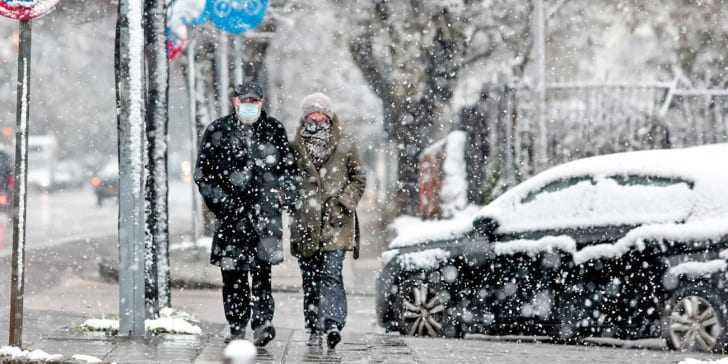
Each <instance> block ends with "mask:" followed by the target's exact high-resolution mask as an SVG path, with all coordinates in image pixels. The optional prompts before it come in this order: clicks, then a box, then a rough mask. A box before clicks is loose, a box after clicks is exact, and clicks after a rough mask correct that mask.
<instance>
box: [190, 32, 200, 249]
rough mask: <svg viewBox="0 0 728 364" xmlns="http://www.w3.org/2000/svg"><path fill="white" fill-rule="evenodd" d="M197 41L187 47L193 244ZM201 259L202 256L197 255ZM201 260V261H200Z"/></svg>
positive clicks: (194, 236)
mask: <svg viewBox="0 0 728 364" xmlns="http://www.w3.org/2000/svg"><path fill="white" fill-rule="evenodd" d="M195 72H197V71H196V70H195V41H194V40H192V41H190V44H189V45H187V89H188V90H189V98H190V100H189V101H190V107H189V109H190V178H191V179H192V181H191V183H190V187H191V190H192V244H197V239H199V238H200V227H199V218H200V208H199V200H198V199H197V188H196V186H195V181H194V177H195V167H196V166H195V161H196V160H197V93H196V92H195ZM197 258H200V254H197ZM198 260H199V259H198Z"/></svg>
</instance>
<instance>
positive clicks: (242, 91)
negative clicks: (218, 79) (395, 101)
mask: <svg viewBox="0 0 728 364" xmlns="http://www.w3.org/2000/svg"><path fill="white" fill-rule="evenodd" d="M233 96H236V97H239V98H241V99H245V98H248V97H254V98H256V99H262V98H263V88H262V87H260V85H259V84H258V83H257V82H255V81H248V82H245V83H243V84H241V85H237V86H235V88H234V89H233Z"/></svg>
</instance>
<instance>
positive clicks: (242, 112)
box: [237, 100, 261, 124]
mask: <svg viewBox="0 0 728 364" xmlns="http://www.w3.org/2000/svg"><path fill="white" fill-rule="evenodd" d="M260 111H261V102H260V101H259V100H242V101H240V103H239V104H238V106H237V114H238V119H239V120H240V121H241V122H243V123H245V124H252V123H254V122H256V121H257V120H258V118H259V117H260Z"/></svg>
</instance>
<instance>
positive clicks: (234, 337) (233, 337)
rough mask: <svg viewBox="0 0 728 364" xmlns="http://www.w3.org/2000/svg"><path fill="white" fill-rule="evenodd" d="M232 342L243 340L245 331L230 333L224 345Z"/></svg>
mask: <svg viewBox="0 0 728 364" xmlns="http://www.w3.org/2000/svg"><path fill="white" fill-rule="evenodd" d="M234 340H245V330H243V331H232V330H231V331H230V335H228V336H227V337H225V344H229V343H230V342H231V341H234Z"/></svg>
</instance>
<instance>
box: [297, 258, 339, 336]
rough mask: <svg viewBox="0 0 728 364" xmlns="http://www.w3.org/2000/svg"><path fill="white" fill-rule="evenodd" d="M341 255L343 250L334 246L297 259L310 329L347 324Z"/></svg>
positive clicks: (327, 328)
mask: <svg viewBox="0 0 728 364" xmlns="http://www.w3.org/2000/svg"><path fill="white" fill-rule="evenodd" d="M344 256H345V252H344V251H343V250H337V251H332V252H320V253H318V254H316V255H314V256H313V257H309V258H302V259H299V261H298V264H299V266H300V267H301V273H302V275H303V315H304V318H305V321H306V329H307V330H309V331H310V332H326V331H327V330H330V329H332V328H336V329H338V330H342V329H343V328H344V325H345V324H346V291H345V290H344V278H343V276H342V274H341V270H342V268H343V263H344Z"/></svg>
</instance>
